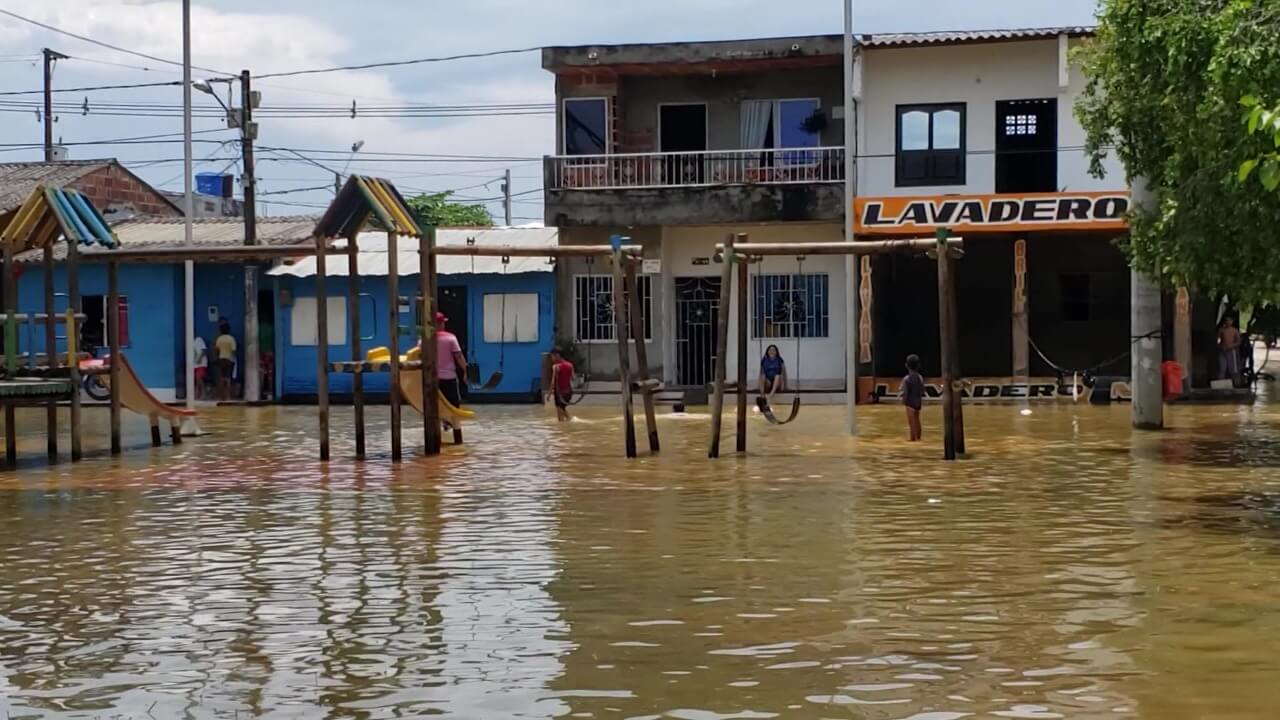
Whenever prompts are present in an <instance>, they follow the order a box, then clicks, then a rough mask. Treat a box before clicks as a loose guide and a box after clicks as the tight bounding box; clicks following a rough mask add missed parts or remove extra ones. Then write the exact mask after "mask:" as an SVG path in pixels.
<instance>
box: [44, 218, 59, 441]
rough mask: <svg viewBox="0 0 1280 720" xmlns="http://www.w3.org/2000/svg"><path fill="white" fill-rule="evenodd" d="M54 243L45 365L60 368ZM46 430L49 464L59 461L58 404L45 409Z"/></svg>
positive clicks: (48, 248) (47, 284) (48, 273)
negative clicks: (55, 312) (55, 303)
mask: <svg viewBox="0 0 1280 720" xmlns="http://www.w3.org/2000/svg"><path fill="white" fill-rule="evenodd" d="M53 299H54V288H53V243H52V242H50V243H49V244H47V245H45V246H44V315H45V326H44V355H45V363H46V364H47V365H48V366H49V367H51V368H56V367H58V352H57V347H58V316H57V315H54V314H53V304H54V303H53ZM45 430H46V432H47V433H48V436H49V437H48V440H47V443H46V446H47V448H46V449H47V451H48V454H49V462H51V463H52V462H57V461H58V404H57V403H56V402H50V403H49V405H48V407H47V408H45Z"/></svg>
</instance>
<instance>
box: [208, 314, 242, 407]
mask: <svg viewBox="0 0 1280 720" xmlns="http://www.w3.org/2000/svg"><path fill="white" fill-rule="evenodd" d="M213 347H214V350H215V351H216V352H217V354H218V399H219V400H221V401H223V402H226V401H228V400H230V399H231V376H232V375H233V374H234V373H235V367H236V350H237V349H238V345H237V344H236V339H235V338H234V337H232V335H231V323H229V322H227V321H226V319H225V318H224V319H223V320H221V321H220V322H219V323H218V339H216V340H214V341H213Z"/></svg>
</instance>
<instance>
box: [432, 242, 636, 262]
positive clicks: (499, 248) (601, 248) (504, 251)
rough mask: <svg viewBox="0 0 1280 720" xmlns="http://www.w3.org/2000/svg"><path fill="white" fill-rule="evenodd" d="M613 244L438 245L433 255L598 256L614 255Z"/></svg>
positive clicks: (632, 253) (630, 252) (629, 250)
mask: <svg viewBox="0 0 1280 720" xmlns="http://www.w3.org/2000/svg"><path fill="white" fill-rule="evenodd" d="M613 252H614V248H613V246H612V245H548V246H545V247H527V246H523V245H437V246H435V248H434V249H433V250H432V251H431V253H432V254H433V255H469V256H473V257H556V258H561V257H597V256H612V255H613ZM621 252H622V254H623V255H624V256H626V257H628V258H635V259H640V258H642V257H643V256H644V248H643V247H642V246H640V245H623V246H622V248H621Z"/></svg>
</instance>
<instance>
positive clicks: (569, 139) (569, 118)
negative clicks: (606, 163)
mask: <svg viewBox="0 0 1280 720" xmlns="http://www.w3.org/2000/svg"><path fill="white" fill-rule="evenodd" d="M608 151H609V100H608V98H566V99H565V101H564V154H565V155H604V154H605V153H607V152H608Z"/></svg>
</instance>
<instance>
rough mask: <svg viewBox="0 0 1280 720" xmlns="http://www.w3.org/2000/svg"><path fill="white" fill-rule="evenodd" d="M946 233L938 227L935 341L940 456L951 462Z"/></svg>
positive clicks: (953, 402)
mask: <svg viewBox="0 0 1280 720" xmlns="http://www.w3.org/2000/svg"><path fill="white" fill-rule="evenodd" d="M950 234H951V231H950V229H948V228H945V227H941V228H938V231H937V238H938V249H937V253H938V338H939V349H940V351H941V352H940V354H941V356H942V357H941V360H942V438H943V440H942V442H943V451H942V456H943V458H944V459H946V460H955V459H956V436H955V422H956V415H955V406H956V389H955V381H956V377H955V368H954V367H953V366H952V360H953V355H952V353H951V345H952V342H953V338H954V336H953V335H952V331H953V328H952V318H951V301H950V298H951V283H952V281H953V280H952V277H951V256H950V253H948V251H947V237H948V236H949V235H950Z"/></svg>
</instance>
